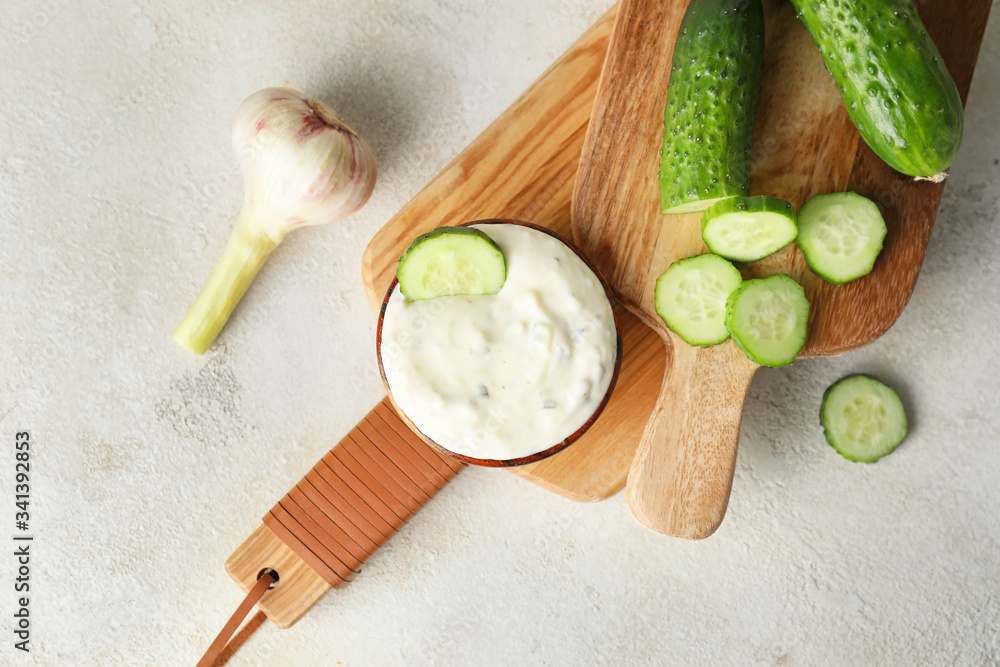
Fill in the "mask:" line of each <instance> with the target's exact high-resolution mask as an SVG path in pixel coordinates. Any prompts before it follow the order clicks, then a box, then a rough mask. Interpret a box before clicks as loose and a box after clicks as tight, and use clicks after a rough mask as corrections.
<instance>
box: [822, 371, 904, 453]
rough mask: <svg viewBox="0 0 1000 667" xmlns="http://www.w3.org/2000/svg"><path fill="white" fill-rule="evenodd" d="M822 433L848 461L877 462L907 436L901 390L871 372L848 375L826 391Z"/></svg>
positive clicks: (823, 405)
mask: <svg viewBox="0 0 1000 667" xmlns="http://www.w3.org/2000/svg"><path fill="white" fill-rule="evenodd" d="M820 423H821V424H822V425H823V434H824V435H825V436H826V441H827V442H828V443H830V446H831V447H833V448H834V449H835V450H836V451H837V453H839V454H840V455H841V456H843V457H844V458H845V459H847V460H849V461H856V462H858V463H874V462H875V461H878V460H879V459H881V458H882V457H884V456H886V455H888V454H891V453H892V452H893V451H894V450H895V449H896V447H898V446H899V445H900V443H901V442H903V440H904V439H905V438H906V435H907V433H908V432H909V426H908V423H907V419H906V409H905V408H904V407H903V402H902V401H901V400H900V398H899V394H897V393H896V392H895V390H893V389H892V387H890V386H888V385H887V384H885V383H884V382H880V381H879V380H876V379H875V378H873V377H870V376H868V375H849V376H847V377H845V378H842V379H840V380H838V381H837V382H835V383H833V384H832V385H831V386H830V387H829V389H827V390H826V393H824V394H823V404H822V406H821V407H820Z"/></svg>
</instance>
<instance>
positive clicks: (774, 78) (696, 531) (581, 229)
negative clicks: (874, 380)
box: [573, 0, 990, 538]
mask: <svg viewBox="0 0 1000 667" xmlns="http://www.w3.org/2000/svg"><path fill="white" fill-rule="evenodd" d="M763 4H764V10H765V22H766V40H765V42H766V49H765V64H764V82H763V87H762V92H761V107H760V111H759V113H758V115H757V117H756V124H755V128H754V150H753V157H752V160H751V178H750V180H751V194H766V195H771V196H776V197H781V198H783V199H786V200H788V201H790V202H792V204H793V205H795V206H796V207H799V206H801V205H802V204H803V203H804V202H805V200H806V199H808V198H809V197H810V196H812V195H814V194H818V193H826V192H840V191H844V190H852V191H855V192H858V193H860V194H863V195H865V196H867V197H869V198H871V199H873V200H874V201H875V202H876V203H877V204H878V205H879V208H880V209H881V210H882V213H883V215H884V217H885V219H886V224H887V226H888V236H887V238H886V241H885V246H884V248H883V250H882V253H881V255H880V256H879V259H878V261H877V262H876V264H875V268H874V270H873V271H872V272H871V273H870V274H869V275H867V276H865V277H864V278H861V279H859V280H856V281H853V282H851V283H849V284H847V285H842V286H837V285H832V284H830V283H827V282H825V281H823V280H821V279H819V278H818V277H817V276H815V275H814V274H813V273H812V272H811V271H809V268H808V267H807V266H806V263H805V260H804V258H803V256H802V254H801V252H800V251H799V250H798V248H797V247H796V246H795V245H794V244H792V245H790V246H788V247H786V248H785V249H783V250H781V251H779V252H778V253H776V254H774V255H772V256H771V257H769V258H766V259H764V260H762V261H759V262H754V263H750V264H740V265H739V267H740V269H741V271H742V273H743V275H744V277H746V278H752V277H763V276H767V275H771V274H774V273H786V274H788V275H790V276H791V277H792V278H794V279H796V280H797V281H799V282H800V283H801V284H802V286H803V287H804V288H805V291H806V296H807V297H808V299H809V301H810V303H811V309H810V317H809V319H810V323H809V338H808V342H807V344H806V348H805V350H804V351H803V354H804V355H812V356H815V355H831V354H839V353H842V352H846V351H849V350H853V349H856V348H858V347H861V346H863V345H866V344H868V343H871V342H872V341H873V340H875V339H876V338H878V337H879V336H881V335H882V334H883V333H884V332H885V331H886V330H888V328H889V327H890V326H892V324H893V323H894V322H895V321H896V319H897V318H898V317H899V315H900V313H901V312H902V310H903V308H904V306H905V305H906V303H907V301H908V300H909V298H910V294H911V293H912V291H913V287H914V285H915V283H916V280H917V275H918V274H919V272H920V265H921V263H922V261H923V257H924V252H925V250H926V248H927V242H928V240H929V238H930V232H931V227H932V225H933V224H934V216H935V213H936V211H937V207H938V203H939V202H940V199H941V192H942V188H943V184H940V183H931V182H928V181H917V180H915V179H913V178H910V177H907V176H903V175H902V174H899V173H897V172H894V171H893V170H892V169H890V168H889V167H888V166H886V165H885V163H883V162H882V161H881V160H880V159H879V158H878V157H877V156H875V154H874V153H873V152H872V151H871V150H870V149H868V147H867V146H865V144H864V143H863V142H861V141H860V140H859V136H858V132H857V130H856V128H855V127H854V125H853V124H852V123H851V121H850V119H849V118H848V116H847V111H846V109H845V107H844V104H843V102H842V101H841V99H840V95H839V94H838V92H837V89H836V86H835V84H834V81H833V78H832V77H831V76H830V75H829V73H828V72H827V71H826V69H825V68H824V66H823V60H822V57H821V55H820V52H819V50H818V49H817V48H816V46H815V44H814V43H813V41H812V39H811V38H810V37H809V35H808V33H807V32H806V30H805V28H804V27H803V26H802V24H801V23H800V22H799V20H798V19H797V17H796V16H795V10H794V8H793V7H792V6H791V5H790V4H789V3H787V2H781V1H780V0H765V1H764V3H763ZM687 5H688V2H687V1H686V0H676V1H672V0H622V3H621V10H620V14H619V17H618V20H617V22H616V25H615V30H614V33H613V35H612V39H611V44H610V48H609V53H608V58H607V61H606V63H605V69H604V72H603V75H602V79H601V83H600V86H599V88H598V93H597V101H596V103H595V106H594V113H593V117H592V121H591V125H590V128H589V130H588V136H587V141H586V143H585V147H584V150H583V156H582V161H581V165H580V173H579V176H578V180H577V187H576V191H575V193H574V199H573V232H574V237H575V238H576V239H577V240H578V241H579V243H580V245H581V247H582V249H583V250H584V252H586V253H587V254H588V255H589V256H590V257H591V259H592V260H593V261H594V262H595V263H596V265H597V267H598V269H599V270H600V271H601V272H602V273H603V274H604V276H605V278H606V279H607V280H608V281H609V282H610V283H611V284H612V285H613V286H614V288H615V289H616V290H617V292H618V294H619V295H620V296H621V298H622V299H623V300H624V301H625V303H626V304H627V306H628V307H629V308H630V309H631V310H633V311H634V312H636V313H637V314H639V315H640V317H642V319H643V320H644V321H646V322H647V323H648V324H649V325H650V326H651V327H653V328H655V329H656V330H657V331H658V332H659V333H660V335H662V336H663V339H664V342H665V344H666V346H667V347H668V348H669V350H670V353H671V364H672V367H671V370H670V373H669V375H668V377H667V379H666V381H665V382H664V384H663V386H662V388H661V389H656V390H655V391H657V393H658V394H659V399H658V401H657V405H656V409H655V411H654V413H653V415H652V417H651V419H650V422H649V426H648V428H647V430H646V432H645V433H644V435H643V439H642V442H641V443H640V446H639V448H638V450H637V453H636V458H635V461H634V463H633V466H632V469H631V471H630V473H629V478H628V493H627V497H628V502H629V506H630V508H631V510H632V513H633V515H634V516H635V518H636V519H637V520H639V521H640V522H641V523H643V524H644V525H647V526H649V527H650V528H653V529H655V530H658V531H660V532H664V533H668V534H671V535H676V536H680V537H688V538H701V537H705V536H707V535H710V534H711V533H712V532H713V531H714V530H715V529H716V528H717V527H718V525H719V524H720V522H721V521H722V518H723V516H724V514H725V510H726V505H727V502H728V499H729V492H730V489H731V486H732V479H733V470H734V467H735V460H736V443H737V440H738V438H739V427H740V416H741V413H742V406H743V401H744V398H745V396H746V392H747V388H748V387H749V384H750V380H751V378H752V377H753V375H754V373H755V371H756V370H757V368H758V367H757V366H756V365H755V364H753V363H752V362H750V361H749V360H747V358H746V357H745V355H744V354H743V353H742V352H740V351H739V350H738V349H737V348H736V346H735V345H734V344H733V343H732V341H727V342H726V343H724V344H722V345H717V346H715V347H711V348H705V349H702V348H696V347H692V346H690V345H687V344H685V343H684V342H683V341H681V340H680V338H678V337H677V336H676V335H674V334H673V333H672V332H670V331H669V330H667V328H666V326H665V325H664V324H663V322H662V321H661V320H660V319H659V318H658V317H657V316H656V312H655V307H654V303H653V302H654V285H655V282H656V278H657V277H658V276H659V275H660V274H661V273H662V272H663V271H665V270H666V268H667V267H668V266H669V265H670V264H671V263H672V262H674V261H676V260H678V259H683V258H685V257H690V256H693V255H697V254H701V253H704V252H707V251H708V250H707V248H706V247H705V245H704V243H703V242H702V239H701V224H700V218H701V213H693V214H687V215H671V216H663V215H661V214H660V213H659V189H658V178H657V177H658V172H659V151H660V146H661V143H662V138H663V110H664V105H665V101H666V97H667V83H668V81H669V78H670V68H671V54H672V53H673V47H674V42H675V39H676V36H677V32H678V29H679V27H680V23H681V19H682V18H683V16H684V13H685V10H686V8H687ZM917 7H918V10H919V12H920V15H921V16H922V18H923V20H924V22H925V24H926V27H927V30H928V33H929V34H930V36H931V37H932V39H933V40H934V42H935V43H936V44H937V45H938V47H939V49H940V51H941V53H942V56H943V57H944V61H945V63H946V64H947V66H948V68H949V70H950V71H951V73H952V75H953V76H954V78H955V80H956V83H957V85H958V88H959V91H960V92H961V94H962V96H963V99H964V97H965V95H966V94H967V93H968V89H969V84H970V81H971V79H972V72H973V70H974V68H975V64H976V59H977V57H978V53H979V46H980V44H981V42H982V39H983V32H984V29H985V26H986V20H987V17H988V16H989V11H990V2H989V0H924V1H923V2H919V3H918V4H917ZM902 92H903V94H904V95H906V96H909V97H910V98H911V99H912V103H917V102H918V101H919V91H902ZM748 120H749V119H748ZM966 140H967V141H969V140H974V139H973V138H971V137H968V136H967V137H966ZM619 381H620V382H622V383H627V382H628V379H627V378H625V377H624V375H623V376H622V377H621V379H620V380H619ZM817 400H818V397H817Z"/></svg>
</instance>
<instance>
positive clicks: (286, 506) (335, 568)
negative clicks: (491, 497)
mask: <svg viewBox="0 0 1000 667" xmlns="http://www.w3.org/2000/svg"><path fill="white" fill-rule="evenodd" d="M464 468H465V464H464V463H462V462H461V461H458V460H456V459H453V458H451V457H450V456H447V455H445V454H442V453H441V452H439V451H438V450H436V449H434V448H432V447H430V446H429V445H427V443H425V442H424V441H423V440H421V439H420V437H419V436H417V435H416V434H415V433H414V432H413V431H412V430H410V428H409V427H408V426H407V425H406V424H405V423H404V422H403V420H402V418H400V416H399V414H398V413H397V412H396V411H395V410H394V409H393V407H392V405H391V403H389V400H388V398H386V399H384V400H382V401H381V402H380V403H379V404H378V405H376V406H375V408H373V409H372V410H371V411H370V412H369V413H368V414H367V415H366V416H365V418H364V419H362V420H361V421H360V422H358V424H357V426H355V427H354V428H353V429H351V431H350V433H348V434H347V435H346V436H344V438H343V439H341V441H340V442H339V443H338V444H337V446H336V447H334V448H333V449H332V450H330V452H329V453H328V454H327V455H326V456H324V457H323V460H321V461H320V462H319V463H317V464H316V465H315V466H314V467H313V469H312V470H311V471H309V473H308V474H307V475H306V476H305V477H304V478H302V480H301V481H300V482H299V483H298V484H297V485H296V486H295V487H294V488H293V489H292V490H291V491H289V492H288V494H287V495H285V497H284V498H282V499H281V500H280V501H278V504H276V505H275V506H274V507H273V508H271V511H270V512H268V513H267V514H266V515H265V516H264V524H265V525H266V526H267V527H268V528H270V529H271V530H272V531H274V533H275V534H276V535H277V536H278V537H279V538H280V539H281V541H282V542H284V543H285V544H287V545H288V547H289V548H290V549H291V550H292V551H294V552H295V553H296V554H297V555H298V556H299V558H301V559H302V560H303V561H305V562H306V563H308V565H309V566H310V567H311V568H312V569H313V570H315V571H316V573H317V574H319V575H320V577H322V578H323V580H324V581H326V583H328V584H329V585H330V586H332V587H333V588H338V587H340V586H343V585H344V584H346V583H347V582H348V581H351V580H352V579H354V577H355V576H356V575H357V574H358V573H359V572H360V571H361V566H362V564H364V563H365V561H367V560H368V559H369V558H370V557H371V556H372V554H374V552H375V551H376V550H377V549H378V547H380V546H382V545H383V544H384V543H385V541H386V540H388V539H389V538H390V537H392V536H393V535H394V534H395V533H396V532H397V531H398V530H399V529H400V528H401V527H402V526H403V524H405V523H406V522H407V521H409V520H410V519H411V518H412V517H413V516H414V515H415V514H416V513H417V512H419V511H420V509H421V508H422V507H423V506H424V505H425V504H427V502H428V501H430V499H431V498H433V497H434V496H435V495H437V493H438V491H440V490H441V489H442V488H444V487H445V486H446V485H447V484H448V482H450V481H451V480H452V479H453V478H454V477H455V475H457V474H458V472H459V471H460V470H463V469H464Z"/></svg>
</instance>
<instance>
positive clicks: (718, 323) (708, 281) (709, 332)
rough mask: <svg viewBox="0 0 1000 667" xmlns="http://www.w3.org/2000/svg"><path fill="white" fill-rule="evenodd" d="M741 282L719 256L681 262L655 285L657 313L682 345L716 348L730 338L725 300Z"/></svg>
mask: <svg viewBox="0 0 1000 667" xmlns="http://www.w3.org/2000/svg"><path fill="white" fill-rule="evenodd" d="M741 282H743V277H742V276H741V275H740V272H739V271H738V270H737V269H736V267H735V266H733V265H732V264H730V263H729V262H727V261H726V260H725V259H723V258H722V257H719V256H718V255H698V256H697V257H688V258H687V259H682V260H680V261H677V262H674V263H673V264H671V265H670V267H669V268H667V270H666V271H664V272H663V275H661V276H660V277H659V278H658V279H657V281H656V313H657V314H658V315H659V316H660V318H661V319H663V321H664V323H666V325H667V327H668V328H669V329H670V330H671V331H673V332H674V333H676V334H677V335H678V336H680V337H681V338H683V339H684V341H685V342H687V343H689V344H691V345H697V346H699V347H709V346H711V345H718V344H719V343H722V342H724V341H725V340H726V339H727V338H729V332H728V331H726V299H727V298H728V297H729V295H730V293H732V291H733V290H734V289H736V288H737V287H739V285H740V283H741Z"/></svg>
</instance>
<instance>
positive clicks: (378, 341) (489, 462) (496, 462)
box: [375, 218, 622, 468]
mask: <svg viewBox="0 0 1000 667" xmlns="http://www.w3.org/2000/svg"><path fill="white" fill-rule="evenodd" d="M500 224H503V225H520V226H522V227H530V228H531V229H534V230H537V231H539V232H542V233H543V234H547V235H549V236H551V237H552V238H554V239H556V240H557V241H560V242H561V243H563V244H564V245H566V246H567V247H568V248H569V249H570V250H572V251H573V252H574V253H575V254H576V256H577V257H579V258H580V259H581V260H583V263H584V264H586V265H587V267H588V268H589V269H590V270H591V271H593V272H594V275H595V276H597V279H598V280H600V281H601V286H602V287H603V288H604V294H605V296H606V297H607V299H608V302H609V303H610V304H611V312H612V314H613V315H614V320H615V339H616V344H617V348H616V351H615V367H614V369H613V370H612V372H611V382H610V383H609V384H608V390H607V391H606V392H605V393H604V397H603V398H602V399H601V402H600V403H599V404H598V406H597V408H596V409H595V410H594V412H593V414H592V415H590V417H589V418H588V419H587V421H586V422H584V424H583V426H581V427H580V428H578V429H577V430H576V431H574V432H573V433H572V434H570V435H569V436H568V437H567V438H566V439H565V440H563V441H562V442H559V443H557V444H555V445H553V446H551V447H549V448H548V449H544V450H542V451H540V452H536V453H534V454H529V455H528V456H521V457H518V458H513V459H478V458H475V457H472V456H466V455H465V454H459V453H457V452H453V451H451V450H450V449H448V448H447V447H443V446H442V445H439V444H438V443H436V442H434V440H432V439H431V438H429V437H427V436H426V435H425V434H424V433H422V432H421V431H420V429H419V428H417V427H416V425H414V423H413V421H412V420H411V419H410V418H409V417H408V416H407V415H406V413H404V412H403V411H402V410H401V409H400V407H399V405H398V404H397V403H396V401H395V399H394V398H393V395H392V388H390V387H389V382H388V380H387V379H386V377H385V367H384V366H383V364H382V324H383V322H384V321H385V309H386V306H388V305H389V297H390V296H392V293H393V291H394V290H395V289H396V285H397V283H398V282H399V281H398V280H397V279H396V278H393V279H392V282H391V283H390V284H389V289H388V290H387V291H386V293H385V298H384V299H382V308H381V309H380V310H379V314H378V327H377V329H376V331H375V350H376V354H377V357H378V372H379V375H381V376H382V385H383V386H384V387H385V391H386V393H387V394H388V395H389V400H390V401H392V404H393V406H394V407H395V408H396V412H398V413H399V415H400V417H401V418H402V419H403V421H404V422H405V423H406V424H407V425H408V426H409V427H410V428H411V429H412V430H413V432H414V433H416V434H417V435H419V436H420V437H421V438H422V439H423V440H424V442H426V443H427V444H429V445H431V446H432V447H434V448H436V449H437V450H438V451H440V452H443V453H444V454H447V455H448V456H451V457H453V458H456V459H458V460H459V461H463V462H465V463H470V464H472V465H477V466H485V467H488V468H511V467H514V466H522V465H526V464H528V463H535V462H537V461H541V460H542V459H545V458H548V457H550V456H552V455H553V454H557V453H559V452H561V451H562V450H564V449H566V448H567V447H569V446H570V445H572V444H573V443H574V442H576V441H577V440H579V439H580V436H582V435H583V434H584V433H586V432H587V429H589V428H590V427H591V425H593V423H594V422H596V421H597V418H598V417H600V416H601V413H602V412H603V411H604V408H605V406H606V405H607V404H608V400H609V399H610V398H611V392H613V391H614V389H615V384H616V383H617V381H618V373H619V371H620V370H621V366H622V334H621V322H619V320H618V305H617V303H616V301H615V298H614V295H613V293H612V292H611V288H610V287H609V286H608V283H607V281H605V280H604V278H603V277H602V276H601V274H600V273H599V272H598V271H597V268H596V267H595V266H594V264H593V263H592V262H591V261H590V260H589V259H588V258H587V256H586V255H584V254H583V253H582V252H580V249H579V248H577V247H576V246H575V245H573V244H572V243H570V242H569V241H567V240H566V239H564V238H562V237H561V236H559V235H558V234H556V233H555V232H553V231H551V230H549V229H546V228H545V227H541V226H539V225H536V224H533V223H530V222H524V221H521V220H508V219H504V218H489V219H486V220H473V221H472V222H466V223H463V224H462V225H461V226H462V227H465V226H468V225H500Z"/></svg>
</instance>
